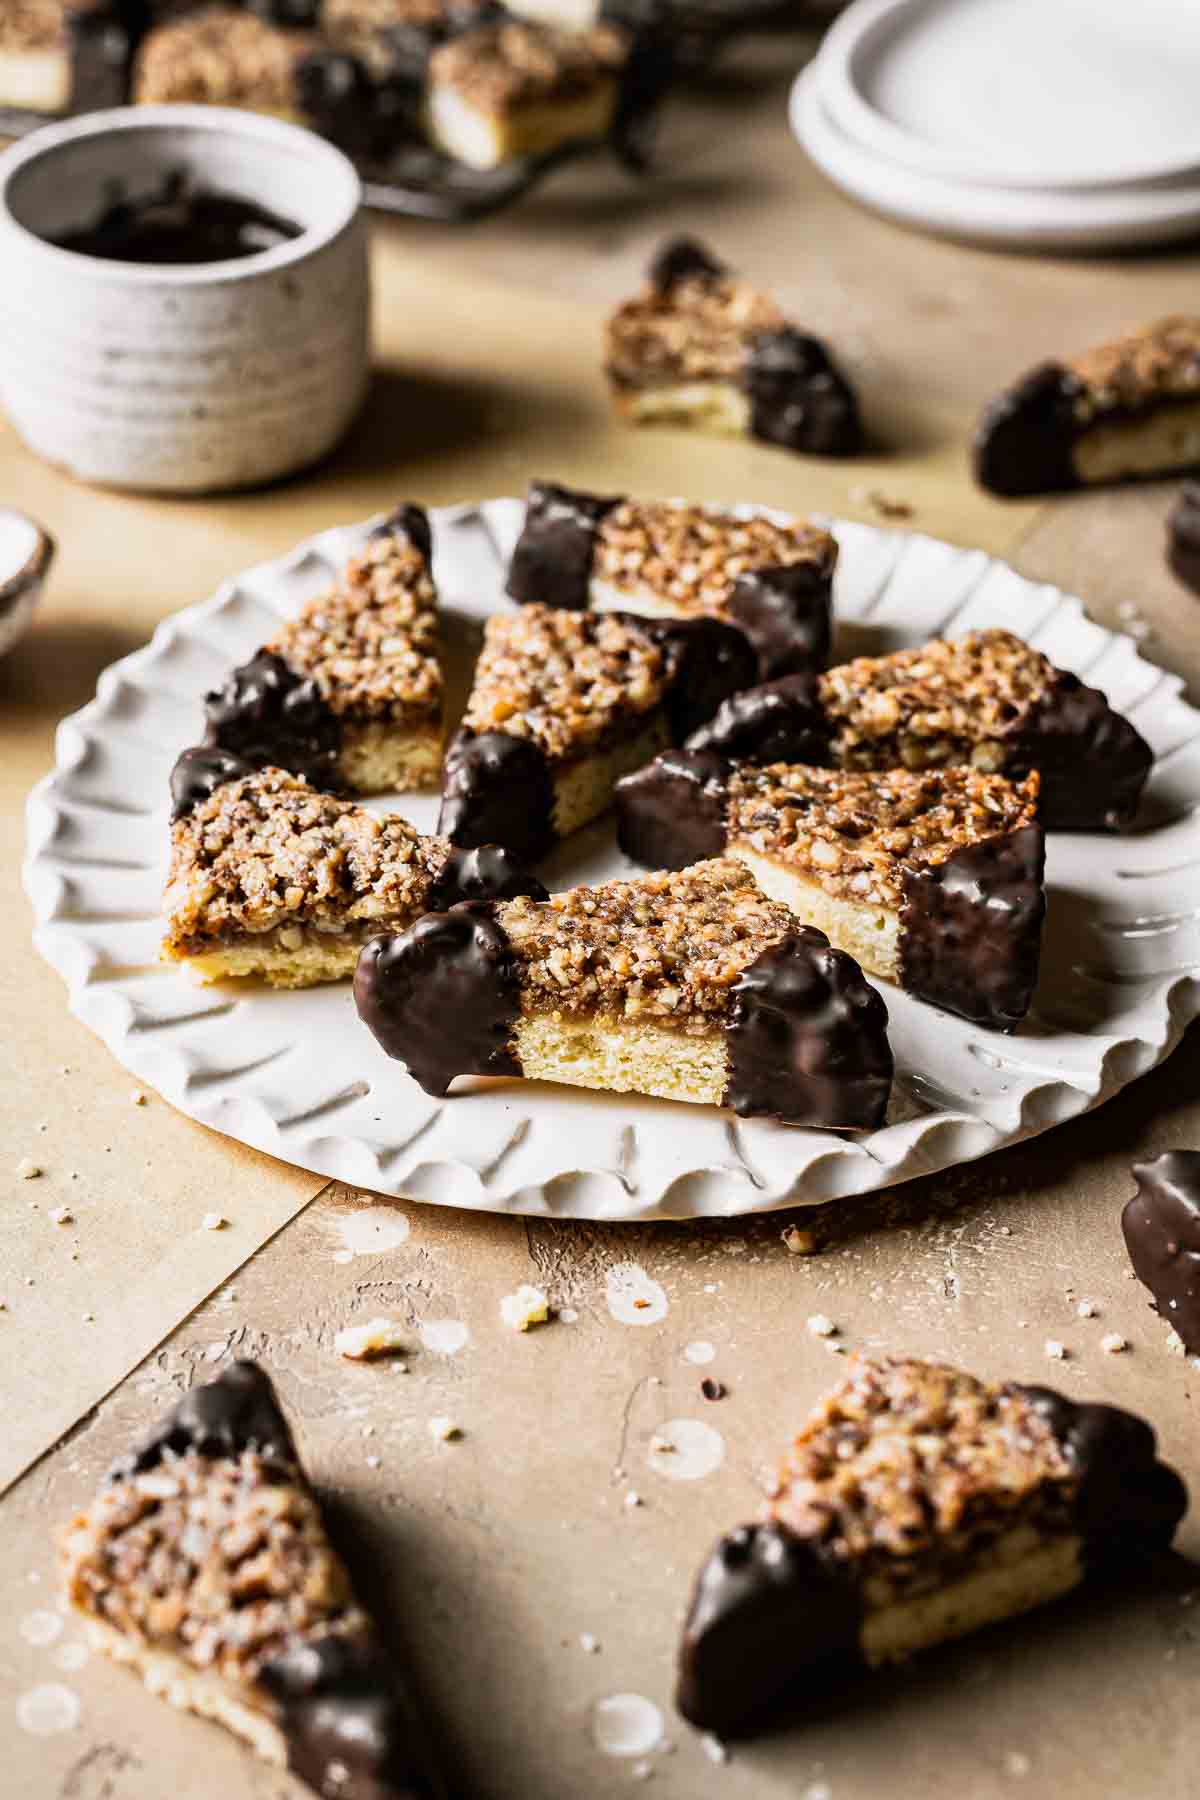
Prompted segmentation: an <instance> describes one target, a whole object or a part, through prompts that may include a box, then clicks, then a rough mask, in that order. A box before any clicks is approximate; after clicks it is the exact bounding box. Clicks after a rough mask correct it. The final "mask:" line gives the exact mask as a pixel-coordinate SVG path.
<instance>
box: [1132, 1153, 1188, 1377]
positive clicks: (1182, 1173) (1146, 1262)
mask: <svg viewBox="0 0 1200 1800" xmlns="http://www.w3.org/2000/svg"><path fill="white" fill-rule="evenodd" d="M1133 1176H1134V1180H1135V1181H1136V1182H1137V1193H1136V1194H1135V1195H1134V1197H1133V1199H1132V1200H1129V1201H1127V1202H1126V1205H1125V1208H1124V1210H1123V1212H1122V1214H1121V1231H1122V1234H1123V1236H1124V1238H1125V1248H1126V1250H1127V1251H1128V1252H1129V1260H1130V1262H1131V1263H1132V1265H1133V1272H1134V1274H1135V1275H1136V1276H1137V1278H1138V1280H1139V1281H1140V1282H1141V1283H1142V1285H1143V1286H1144V1287H1146V1288H1148V1289H1149V1290H1150V1293H1151V1295H1152V1297H1153V1300H1154V1304H1155V1306H1156V1307H1157V1308H1158V1311H1159V1312H1160V1313H1161V1315H1162V1317H1163V1318H1164V1319H1165V1321H1166V1322H1167V1324H1168V1325H1170V1326H1172V1327H1173V1328H1174V1329H1175V1331H1176V1332H1177V1333H1178V1335H1179V1337H1180V1339H1181V1340H1182V1342H1183V1346H1184V1349H1185V1350H1187V1351H1188V1353H1189V1355H1193V1356H1195V1355H1200V1150H1167V1151H1164V1153H1163V1154H1162V1155H1161V1156H1156V1157H1153V1158H1152V1159H1151V1160H1150V1161H1148V1162H1140V1163H1135V1164H1134V1165H1133Z"/></svg>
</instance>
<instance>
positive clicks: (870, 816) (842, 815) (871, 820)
mask: <svg viewBox="0 0 1200 1800" xmlns="http://www.w3.org/2000/svg"><path fill="white" fill-rule="evenodd" d="M1038 787H1039V778H1038V776H1037V775H1036V774H1034V775H1031V776H1029V778H1028V779H1027V780H1026V781H1024V782H1022V783H1020V784H1017V783H1014V782H1011V781H1008V780H1006V779H1005V777H1004V776H1003V775H981V774H980V773H978V771H977V770H975V769H969V768H954V769H945V770H940V771H938V773H936V774H930V773H923V774H922V773H914V772H912V771H910V770H907V769H891V770H884V771H880V772H872V773H861V774H860V773H856V772H848V771H845V770H841V769H812V768H807V767H803V766H800V765H798V764H788V763H775V764H773V765H771V766H770V767H767V768H751V767H749V766H747V765H742V766H740V767H738V768H737V769H736V770H735V771H734V773H733V775H732V776H731V778H730V783H729V814H728V822H729V842H730V845H731V847H737V848H742V847H744V848H746V849H748V850H752V851H755V852H756V853H757V854H758V855H760V856H766V857H769V858H771V859H772V860H773V861H776V862H779V863H782V864H784V865H786V867H787V868H789V869H794V870H796V871H797V872H798V873H801V874H803V875H805V876H806V877H807V878H808V879H809V880H812V881H815V882H817V883H819V884H820V886H821V887H822V888H823V889H824V890H825V892H826V893H828V894H832V895H834V896H835V897H836V898H840V899H846V900H850V901H861V902H862V903H863V904H864V905H874V906H888V907H893V908H896V909H899V907H900V905H901V903H902V901H903V894H904V874H905V871H906V870H907V869H911V868H915V867H919V866H928V865H930V864H934V865H936V864H938V863H943V862H945V860H946V858H947V857H948V856H951V855H952V854H953V853H954V851H955V850H960V849H962V848H964V847H965V846H966V845H968V844H978V843H982V842H983V841H984V840H985V839H987V838H990V837H996V836H999V835H1002V834H1007V833H1009V832H1012V831H1017V830H1019V829H1020V828H1021V827H1022V826H1024V825H1032V824H1033V823H1034V822H1035V820H1036V818H1037V795H1038Z"/></svg>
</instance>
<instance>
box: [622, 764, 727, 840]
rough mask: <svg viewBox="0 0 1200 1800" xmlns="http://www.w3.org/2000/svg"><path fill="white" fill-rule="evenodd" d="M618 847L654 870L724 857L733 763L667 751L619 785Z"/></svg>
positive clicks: (628, 776)
mask: <svg viewBox="0 0 1200 1800" xmlns="http://www.w3.org/2000/svg"><path fill="white" fill-rule="evenodd" d="M616 805H617V843H618V845H619V846H620V848H621V850H622V851H623V852H624V854H625V855H626V856H629V857H632V858H633V860H634V862H637V863H641V864H642V865H643V866H644V867H645V868H648V869H686V868H687V867H688V865H689V864H690V863H695V862H704V861H705V859H706V858H707V857H710V856H723V855H724V853H725V845H726V843H727V842H728V840H729V831H728V828H727V825H726V817H727V814H728V809H729V764H728V763H727V762H726V761H725V760H724V758H723V757H720V756H714V755H713V753H712V751H711V750H665V751H664V752H663V754H662V755H661V756H656V757H655V758H654V760H653V762H648V763H647V764H646V766H645V768H643V769H635V770H634V772H633V774H632V775H626V776H625V777H624V778H623V780H621V781H618V783H617V791H616Z"/></svg>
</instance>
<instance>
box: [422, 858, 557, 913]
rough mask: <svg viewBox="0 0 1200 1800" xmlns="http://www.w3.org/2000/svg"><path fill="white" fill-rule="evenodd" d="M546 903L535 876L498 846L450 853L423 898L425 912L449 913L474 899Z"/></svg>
mask: <svg viewBox="0 0 1200 1800" xmlns="http://www.w3.org/2000/svg"><path fill="white" fill-rule="evenodd" d="M522 898H524V899H529V900H546V899H548V898H549V895H548V893H547V891H546V889H545V887H544V886H543V885H542V883H541V882H540V881H539V880H538V878H537V876H536V875H531V874H530V873H529V871H528V869H526V867H525V865H524V864H523V863H522V862H521V861H520V859H519V858H518V857H515V856H514V855H513V854H512V852H511V850H506V849H504V847H503V845H501V844H480V845H479V846H478V848H476V849H474V850H451V852H450V854H449V856H448V857H447V858H446V861H445V863H444V864H443V865H442V868H441V869H440V870H439V872H438V874H437V876H436V878H435V880H434V882H433V885H432V887H431V888H430V890H429V892H428V894H426V896H425V905H424V909H423V910H424V911H425V912H449V910H450V908H451V907H452V906H462V905H465V904H469V903H470V902H472V901H475V900H517V899H522Z"/></svg>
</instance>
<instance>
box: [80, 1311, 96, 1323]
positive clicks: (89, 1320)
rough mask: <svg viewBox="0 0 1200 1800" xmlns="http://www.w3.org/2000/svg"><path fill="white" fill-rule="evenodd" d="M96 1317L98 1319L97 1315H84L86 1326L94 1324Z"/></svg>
mask: <svg viewBox="0 0 1200 1800" xmlns="http://www.w3.org/2000/svg"><path fill="white" fill-rule="evenodd" d="M95 1317H96V1315H95V1313H84V1315H83V1322H84V1324H85V1325H91V1324H92V1323H93V1322H94V1320H95Z"/></svg>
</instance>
